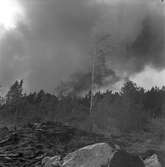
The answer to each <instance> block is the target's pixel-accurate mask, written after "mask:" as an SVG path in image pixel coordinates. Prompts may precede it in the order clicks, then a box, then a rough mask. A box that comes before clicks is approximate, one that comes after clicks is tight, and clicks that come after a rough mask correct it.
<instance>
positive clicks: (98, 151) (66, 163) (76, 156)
mask: <svg viewBox="0 0 165 167" xmlns="http://www.w3.org/2000/svg"><path fill="white" fill-rule="evenodd" d="M113 153H114V152H113V148H112V147H111V146H109V145H108V144H106V143H97V144H93V145H89V146H86V147H83V148H81V149H79V150H77V151H75V152H72V153H69V154H68V155H67V156H66V157H64V159H63V164H62V166H63V167H101V166H104V165H107V164H108V163H109V161H110V159H111V158H112V156H113Z"/></svg>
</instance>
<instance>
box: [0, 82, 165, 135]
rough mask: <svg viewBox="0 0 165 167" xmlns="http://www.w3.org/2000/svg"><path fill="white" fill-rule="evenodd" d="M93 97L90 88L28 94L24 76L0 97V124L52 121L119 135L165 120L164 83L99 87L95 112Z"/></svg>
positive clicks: (95, 95) (146, 128)
mask: <svg viewBox="0 0 165 167" xmlns="http://www.w3.org/2000/svg"><path fill="white" fill-rule="evenodd" d="M90 97H91V92H90V91H89V92H88V93H87V94H86V95H85V96H71V95H65V96H57V95H55V94H50V93H46V92H44V90H41V91H39V92H33V93H29V94H25V93H24V90H23V80H21V81H16V82H15V83H14V84H13V85H12V86H11V87H10V89H9V90H8V92H7V93H6V96H5V97H1V103H0V118H1V119H0V120H1V122H0V124H1V125H2V126H4V125H6V126H8V125H14V126H15V127H17V126H18V127H19V126H22V125H25V124H29V123H39V122H45V121H53V122H62V123H65V124H67V125H71V126H73V127H77V128H80V129H85V130H87V131H91V130H92V131H94V132H98V133H100V132H103V133H104V132H105V134H111V135H118V134H121V133H125V132H126V133H127V132H141V131H146V130H149V129H150V127H152V126H154V125H155V124H156V125H157V124H161V123H163V122H165V121H164V119H165V87H162V88H158V87H153V88H151V89H150V90H145V89H144V88H142V87H139V86H137V85H136V83H134V82H132V81H128V82H126V83H125V84H124V85H123V86H122V88H121V90H120V91H119V92H114V91H112V90H106V91H105V92H100V91H98V92H96V93H95V94H94V95H93V108H92V112H90V110H89V108H90ZM155 122H156V123H155ZM153 124H154V125H153ZM152 129H153V128H152Z"/></svg>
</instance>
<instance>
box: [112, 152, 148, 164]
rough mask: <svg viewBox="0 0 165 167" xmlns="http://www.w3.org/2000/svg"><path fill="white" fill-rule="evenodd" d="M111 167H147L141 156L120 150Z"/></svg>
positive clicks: (116, 153)
mask: <svg viewBox="0 0 165 167" xmlns="http://www.w3.org/2000/svg"><path fill="white" fill-rule="evenodd" d="M110 167H145V165H144V162H143V160H142V159H141V158H140V157H139V156H137V155H134V154H130V153H128V152H126V151H125V150H118V151H116V152H115V153H114V155H113V157H112V159H111V161H110Z"/></svg>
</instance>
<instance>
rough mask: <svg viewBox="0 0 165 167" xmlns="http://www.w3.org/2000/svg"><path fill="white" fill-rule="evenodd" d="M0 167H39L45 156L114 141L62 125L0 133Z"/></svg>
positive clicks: (48, 125)
mask: <svg viewBox="0 0 165 167" xmlns="http://www.w3.org/2000/svg"><path fill="white" fill-rule="evenodd" d="M0 139H1V140H0V167H40V166H41V161H42V159H43V158H44V157H45V156H54V155H60V156H65V155H66V154H67V153H69V152H72V151H74V150H76V149H78V148H81V147H83V146H86V145H89V144H93V143H97V142H107V143H109V144H110V145H113V143H115V142H114V141H113V140H112V139H110V138H106V137H104V136H102V135H96V134H94V133H87V132H85V131H81V130H77V129H75V128H72V127H69V126H65V125H62V124H61V123H50V122H48V123H42V124H30V125H27V126H25V127H22V128H19V129H17V130H9V129H8V128H2V129H1V130H0Z"/></svg>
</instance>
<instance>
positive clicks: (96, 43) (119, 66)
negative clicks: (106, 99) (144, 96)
mask: <svg viewBox="0 0 165 167" xmlns="http://www.w3.org/2000/svg"><path fill="white" fill-rule="evenodd" d="M19 2H20V4H21V5H22V6H23V8H24V10H25V14H26V18H25V19H24V20H22V21H21V22H20V23H19V25H18V27H17V29H15V30H12V31H10V32H6V33H5V35H4V36H3V38H1V39H0V84H1V85H9V84H11V83H12V82H13V81H14V80H16V79H24V82H25V86H26V89H27V90H28V91H32V90H39V89H45V90H46V91H50V92H52V91H54V90H55V88H56V87H57V86H58V85H59V84H61V82H62V81H63V83H64V84H63V85H65V86H64V87H65V89H66V90H67V91H69V92H70V93H73V92H76V93H81V92H83V91H86V90H89V88H90V82H91V79H90V78H91V77H90V76H91V62H92V61H91V57H93V58H94V59H93V62H94V63H95V86H96V88H97V89H98V88H102V87H107V86H109V87H111V86H112V85H114V84H115V83H116V82H118V81H120V80H123V79H124V78H129V77H131V76H134V75H135V74H137V73H140V72H142V71H143V70H144V69H145V67H146V66H151V67H152V68H154V69H156V70H162V69H164V67H165V54H164V34H165V33H164V30H165V13H164V5H163V4H162V3H161V2H159V1H157V0H146V1H144V0H143V1H142V0H123V1H120V0H117V1H114V0H112V1H99V0H97V1H96V0H46V1H43V0H20V1H19Z"/></svg>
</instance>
